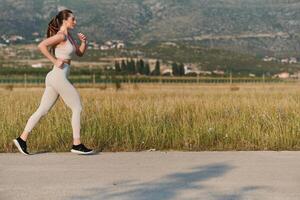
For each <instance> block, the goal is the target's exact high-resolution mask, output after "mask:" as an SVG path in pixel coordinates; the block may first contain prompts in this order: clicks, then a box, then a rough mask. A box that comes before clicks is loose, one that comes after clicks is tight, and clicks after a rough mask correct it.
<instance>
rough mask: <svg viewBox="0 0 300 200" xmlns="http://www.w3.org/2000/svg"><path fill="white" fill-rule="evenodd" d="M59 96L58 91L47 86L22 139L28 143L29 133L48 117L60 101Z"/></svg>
mask: <svg viewBox="0 0 300 200" xmlns="http://www.w3.org/2000/svg"><path fill="white" fill-rule="evenodd" d="M58 96H59V95H58V92H56V90H55V89H54V88H53V87H51V86H46V88H45V91H44V94H43V96H42V99H41V103H40V105H39V107H38V109H37V110H36V111H35V113H33V114H32V115H31V117H30V118H29V119H28V121H27V124H26V126H25V128H24V131H23V133H22V135H21V138H22V139H23V140H24V141H26V139H27V137H28V135H29V133H30V132H31V130H32V129H33V128H34V126H35V125H36V124H37V123H38V121H39V120H40V118H41V117H43V116H44V115H46V114H47V113H48V111H49V110H50V109H51V108H52V106H53V105H54V103H55V102H56V100H57V99H58Z"/></svg>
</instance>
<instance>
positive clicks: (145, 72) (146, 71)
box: [144, 62, 150, 75]
mask: <svg viewBox="0 0 300 200" xmlns="http://www.w3.org/2000/svg"><path fill="white" fill-rule="evenodd" d="M144 74H145V75H150V65H149V62H146V64H145V68H144Z"/></svg>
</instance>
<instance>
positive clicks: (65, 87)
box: [52, 77, 82, 145]
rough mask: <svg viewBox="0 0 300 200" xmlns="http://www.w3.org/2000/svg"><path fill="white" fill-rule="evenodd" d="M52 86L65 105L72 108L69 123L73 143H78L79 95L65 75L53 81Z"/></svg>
mask: <svg viewBox="0 0 300 200" xmlns="http://www.w3.org/2000/svg"><path fill="white" fill-rule="evenodd" d="M52 85H53V84H52ZM54 87H55V89H56V91H57V92H58V93H59V95H60V96H61V98H62V99H63V101H64V102H65V103H66V105H67V106H68V107H69V108H70V109H71V110H72V120H71V124H72V130H73V139H74V141H73V144H75V145H77V144H80V128H81V125H80V115H81V111H82V105H81V100H80V95H79V93H78V92H77V90H76V89H75V87H74V86H73V85H72V84H71V83H70V81H69V80H68V79H67V78H65V77H64V78H62V79H60V80H59V82H57V83H55V84H54Z"/></svg>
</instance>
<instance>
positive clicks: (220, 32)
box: [0, 0, 300, 54]
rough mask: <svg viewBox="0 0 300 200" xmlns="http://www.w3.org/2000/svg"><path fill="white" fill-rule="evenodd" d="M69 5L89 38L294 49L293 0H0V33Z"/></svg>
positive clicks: (28, 32)
mask: <svg viewBox="0 0 300 200" xmlns="http://www.w3.org/2000/svg"><path fill="white" fill-rule="evenodd" d="M64 7H66V8H69V9H71V10H73V11H74V12H75V14H76V16H77V18H78V31H82V32H84V33H86V34H87V35H88V36H89V38H90V39H93V40H97V41H104V40H108V39H122V40H125V41H128V42H138V43H145V42H148V41H151V40H163V41H184V42H187V43H193V44H199V45H204V46H208V47H222V48H226V49H232V50H238V51H244V52H248V53H254V54H256V53H264V54H272V53H277V54H282V53H289V54H295V53H297V52H298V51H300V44H299V39H300V34H299V31H300V12H299V10H300V1H299V0H85V1H82V0H0V27H1V29H0V35H3V34H18V35H23V36H25V38H29V37H32V33H33V32H40V33H43V34H44V33H45V29H46V27H47V23H48V22H49V21H50V19H51V17H52V16H54V15H55V14H56V13H57V10H59V9H62V8H64Z"/></svg>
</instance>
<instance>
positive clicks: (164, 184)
mask: <svg viewBox="0 0 300 200" xmlns="http://www.w3.org/2000/svg"><path fill="white" fill-rule="evenodd" d="M233 169H234V167H232V166H230V165H228V164H224V163H220V164H211V165H207V166H201V167H196V168H193V169H191V170H190V171H189V172H178V173H173V174H170V175H167V176H165V177H162V178H161V179H158V180H156V181H151V182H145V183H141V182H138V181H135V182H132V181H131V182H125V183H120V184H119V185H118V184H116V185H112V186H111V187H107V188H92V189H89V190H88V191H85V192H86V193H89V194H88V195H82V196H73V197H71V200H79V199H80V200H83V199H84V200H85V199H86V200H87V199H89V200H94V199H108V200H109V199H121V200H127V199H128V200H154V199H155V200H160V199H163V200H172V199H175V198H177V197H178V195H179V194H180V193H182V192H184V191H191V192H195V191H197V194H199V192H201V194H205V196H207V197H208V198H209V199H214V200H237V199H242V198H243V196H244V195H245V193H247V192H251V191H254V190H257V189H262V187H257V186H250V187H244V188H241V189H240V190H238V191H235V192H234V194H223V193H222V192H216V191H215V190H216V189H215V188H213V189H212V188H210V187H208V186H205V184H204V183H203V182H204V181H207V180H210V179H213V178H218V177H221V176H223V175H224V174H226V173H228V172H229V171H231V170H233ZM180 199H189V200H191V197H189V198H182V196H180ZM194 199H197V200H198V199H199V198H196V197H195V198H194Z"/></svg>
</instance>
